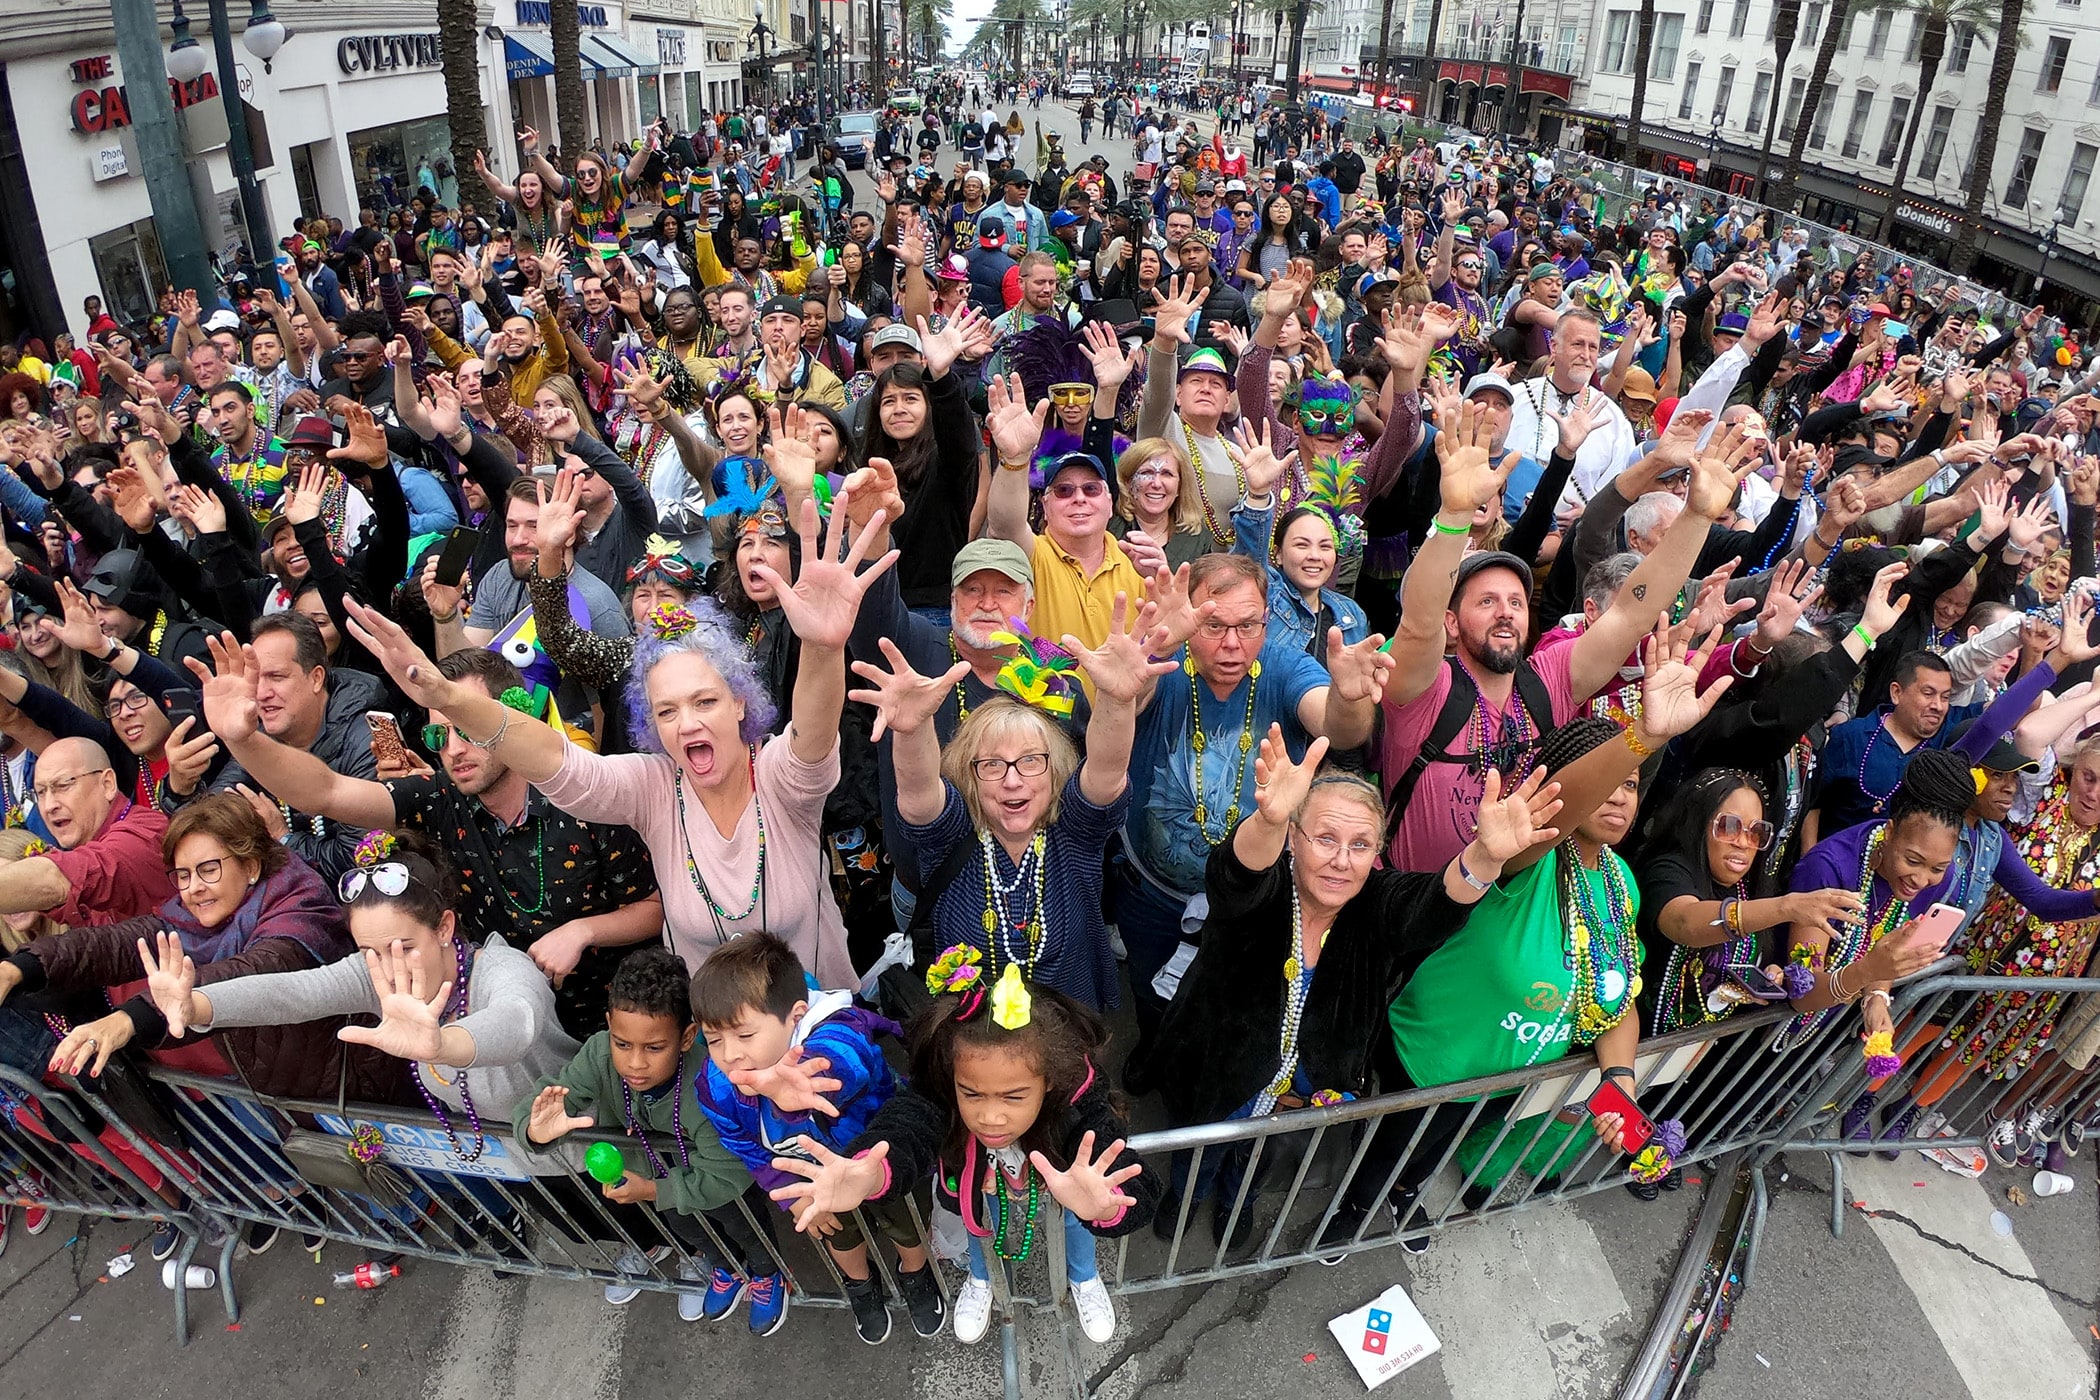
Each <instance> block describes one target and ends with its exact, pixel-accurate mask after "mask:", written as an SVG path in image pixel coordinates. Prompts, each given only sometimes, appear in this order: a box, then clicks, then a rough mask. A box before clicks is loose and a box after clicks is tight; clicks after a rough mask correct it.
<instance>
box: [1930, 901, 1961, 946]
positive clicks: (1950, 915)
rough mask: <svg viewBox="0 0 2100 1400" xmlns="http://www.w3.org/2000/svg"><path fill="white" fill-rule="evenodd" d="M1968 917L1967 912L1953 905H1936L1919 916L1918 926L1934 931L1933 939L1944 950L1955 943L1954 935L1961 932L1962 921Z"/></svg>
mask: <svg viewBox="0 0 2100 1400" xmlns="http://www.w3.org/2000/svg"><path fill="white" fill-rule="evenodd" d="M1968 917H1969V915H1968V912H1967V911H1966V910H1963V909H1958V908H1956V907H1955V906H1954V905H1952V904H1935V905H1933V906H1932V907H1931V908H1930V909H1927V910H1926V911H1925V912H1924V913H1923V914H1920V915H1919V916H1918V926H1919V927H1920V928H1926V929H1930V930H1932V934H1933V937H1934V938H1935V939H1937V940H1938V942H1939V945H1940V947H1941V948H1943V949H1944V948H1945V947H1946V946H1947V945H1948V944H1949V943H1952V942H1953V941H1954V935H1955V934H1956V933H1958V932H1960V930H1961V925H1962V920H1964V919H1966V918H1968Z"/></svg>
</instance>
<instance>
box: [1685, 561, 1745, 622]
mask: <svg viewBox="0 0 2100 1400" xmlns="http://www.w3.org/2000/svg"><path fill="white" fill-rule="evenodd" d="M1741 562H1742V561H1741V560H1739V559H1730V560H1728V561H1727V562H1726V563H1724V564H1722V565H1721V567H1720V568H1718V569H1715V570H1714V571H1713V572H1712V573H1710V574H1708V575H1707V576H1706V577H1705V578H1704V579H1702V580H1700V583H1699V591H1698V593H1697V594H1695V595H1694V596H1693V598H1692V606H1691V609H1690V611H1688V612H1687V613H1686V614H1685V621H1686V622H1688V623H1689V624H1691V632H1692V635H1693V636H1695V637H1697V636H1701V635H1703V634H1705V633H1706V632H1708V631H1709V630H1711V629H1713V628H1715V627H1725V626H1727V625H1728V624H1729V623H1730V622H1733V621H1734V620H1735V618H1736V617H1737V615H1738V614H1741V613H1746V612H1748V611H1750V610H1751V609H1752V608H1754V607H1756V606H1757V601H1756V600H1755V599H1753V598H1738V599H1737V600H1736V601H1734V602H1733V603H1731V602H1729V601H1728V581H1729V579H1731V578H1733V577H1734V576H1735V571H1736V566H1737V565H1739V564H1740V563H1741Z"/></svg>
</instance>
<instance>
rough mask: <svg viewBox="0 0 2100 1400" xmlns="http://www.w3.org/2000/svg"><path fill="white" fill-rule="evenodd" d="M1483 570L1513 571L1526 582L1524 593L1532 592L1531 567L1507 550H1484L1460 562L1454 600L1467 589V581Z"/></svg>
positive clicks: (1454, 588)
mask: <svg viewBox="0 0 2100 1400" xmlns="http://www.w3.org/2000/svg"><path fill="white" fill-rule="evenodd" d="M1483 569H1509V570H1512V571H1513V572H1515V574H1516V575H1517V577H1518V578H1521V579H1523V580H1524V591H1525V592H1527V593H1529V592H1530V591H1531V565H1529V564H1527V563H1525V562H1524V561H1523V560H1522V559H1519V558H1518V557H1517V556H1516V555H1514V554H1511V553H1510V552H1509V551H1507V550H1502V549H1483V550H1477V551H1475V552H1474V553H1472V554H1468V555H1467V556H1465V558H1463V559H1461V560H1459V561H1458V582H1457V583H1456V584H1454V585H1453V587H1452V589H1451V594H1452V596H1453V597H1454V598H1455V597H1457V596H1458V594H1459V592H1460V591H1461V590H1463V589H1464V588H1465V586H1466V580H1467V579H1469V578H1471V577H1473V575H1475V574H1477V573H1479V572H1481V571H1482V570H1483Z"/></svg>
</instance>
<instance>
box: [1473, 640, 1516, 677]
mask: <svg viewBox="0 0 2100 1400" xmlns="http://www.w3.org/2000/svg"><path fill="white" fill-rule="evenodd" d="M1474 659H1475V660H1476V661H1478V662H1479V663H1480V667H1481V669H1482V670H1484V671H1486V672H1487V673H1488V674H1489V675H1494V676H1512V675H1515V674H1516V671H1517V667H1518V666H1519V665H1521V664H1522V663H1523V660H1524V646H1523V643H1521V642H1513V643H1511V644H1509V645H1508V646H1497V645H1496V644H1495V643H1494V641H1492V640H1486V639H1484V640H1483V641H1482V642H1481V643H1480V646H1479V648H1478V649H1477V650H1476V651H1475V653H1474Z"/></svg>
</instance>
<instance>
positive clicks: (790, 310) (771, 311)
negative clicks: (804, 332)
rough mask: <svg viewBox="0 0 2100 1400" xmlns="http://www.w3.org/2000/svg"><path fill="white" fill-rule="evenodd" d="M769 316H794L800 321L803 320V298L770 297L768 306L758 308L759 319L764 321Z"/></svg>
mask: <svg viewBox="0 0 2100 1400" xmlns="http://www.w3.org/2000/svg"><path fill="white" fill-rule="evenodd" d="M768 316H792V317H794V318H795V319H796V320H798V321H799V320H801V319H802V298H800V297H768V298H767V299H766V304H765V305H764V306H761V307H760V308H758V319H759V320H760V321H764V320H765V319H766V317H768Z"/></svg>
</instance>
